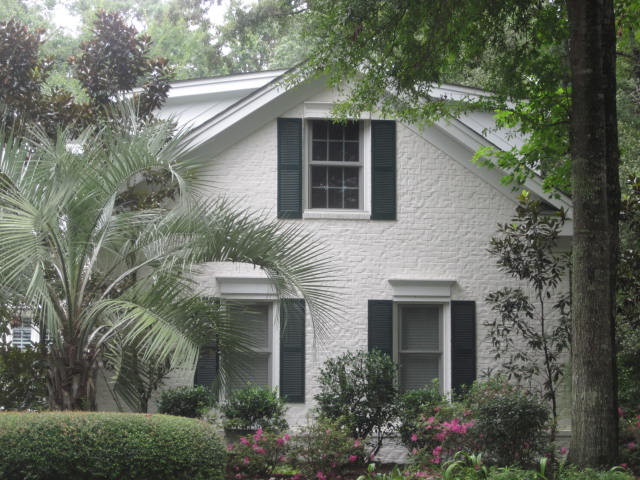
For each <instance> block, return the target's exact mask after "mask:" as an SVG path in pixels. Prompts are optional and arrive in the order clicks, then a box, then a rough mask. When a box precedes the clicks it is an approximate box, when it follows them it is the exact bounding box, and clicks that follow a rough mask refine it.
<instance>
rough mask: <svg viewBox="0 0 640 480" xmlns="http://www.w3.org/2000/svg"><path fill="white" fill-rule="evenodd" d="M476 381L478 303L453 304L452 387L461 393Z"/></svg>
mask: <svg viewBox="0 0 640 480" xmlns="http://www.w3.org/2000/svg"><path fill="white" fill-rule="evenodd" d="M475 379H476V303H475V302H469V301H456V302H451V386H452V388H453V389H454V391H456V392H459V391H460V389H461V387H462V386H463V385H471V384H472V383H473V382H474V381H475Z"/></svg>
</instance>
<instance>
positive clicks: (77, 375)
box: [47, 344, 98, 411]
mask: <svg viewBox="0 0 640 480" xmlns="http://www.w3.org/2000/svg"><path fill="white" fill-rule="evenodd" d="M62 353H63V354H62V355H56V352H51V354H50V355H49V372H48V373H49V374H48V378H47V380H48V381H47V387H48V390H49V408H51V409H52V410H90V411H94V410H97V403H96V379H97V375H98V369H97V365H96V364H95V362H92V361H91V360H89V359H86V358H84V357H82V356H81V357H80V358H78V357H77V356H76V355H75V353H76V347H75V345H71V344H67V345H65V348H64V349H63V352H62Z"/></svg>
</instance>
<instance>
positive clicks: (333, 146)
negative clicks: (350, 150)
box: [329, 142, 344, 162]
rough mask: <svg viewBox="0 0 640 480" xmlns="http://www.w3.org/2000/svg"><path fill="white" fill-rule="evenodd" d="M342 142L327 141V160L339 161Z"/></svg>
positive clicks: (340, 159)
mask: <svg viewBox="0 0 640 480" xmlns="http://www.w3.org/2000/svg"><path fill="white" fill-rule="evenodd" d="M343 147H344V144H343V143H342V142H329V161H330V162H341V161H342V149H343Z"/></svg>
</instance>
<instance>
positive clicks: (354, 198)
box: [344, 188, 360, 208]
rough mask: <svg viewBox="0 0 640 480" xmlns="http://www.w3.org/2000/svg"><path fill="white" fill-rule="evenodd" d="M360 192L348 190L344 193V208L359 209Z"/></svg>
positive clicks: (354, 189)
mask: <svg viewBox="0 0 640 480" xmlns="http://www.w3.org/2000/svg"><path fill="white" fill-rule="evenodd" d="M359 200H360V190H359V189H357V188H348V189H346V190H345V191H344V208H358V207H359V203H360V201H359Z"/></svg>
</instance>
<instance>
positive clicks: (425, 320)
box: [400, 305, 440, 351]
mask: <svg viewBox="0 0 640 480" xmlns="http://www.w3.org/2000/svg"><path fill="white" fill-rule="evenodd" d="M439 312H440V310H439V307H436V306H432V305H416V306H411V307H402V311H401V322H402V323H401V324H400V329H401V346H400V349H401V350H422V351H425V350H426V351H439V350H440V314H439Z"/></svg>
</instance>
